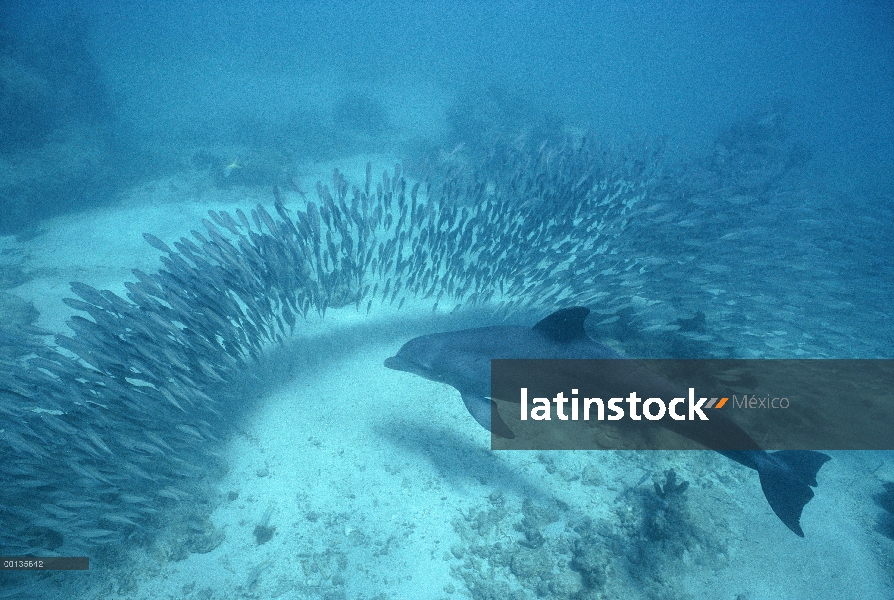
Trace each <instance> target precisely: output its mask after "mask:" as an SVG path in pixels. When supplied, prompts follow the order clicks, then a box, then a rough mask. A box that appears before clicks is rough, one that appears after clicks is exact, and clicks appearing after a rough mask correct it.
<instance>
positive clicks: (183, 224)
mask: <svg viewBox="0 0 894 600" xmlns="http://www.w3.org/2000/svg"><path fill="white" fill-rule="evenodd" d="M366 160H367V157H362V158H358V159H357V160H356V161H348V162H342V163H340V164H339V166H340V167H342V169H343V170H344V171H346V173H347V175H348V179H349V180H350V181H353V182H360V181H362V177H363V171H362V169H363V165H364V164H365V162H366ZM373 161H374V164H375V165H376V167H377V168H379V169H380V168H383V167H384V166H387V165H393V164H394V161H393V160H383V159H381V158H380V157H375V158H373ZM314 168H315V169H317V172H315V173H313V174H309V175H308V176H307V177H306V178H304V179H303V180H302V184H303V187H304V188H305V189H308V190H312V189H313V184H314V182H315V181H316V180H317V179H322V180H323V181H326V180H328V179H329V176H330V173H331V166H330V165H318V166H317V167H314ZM311 172H312V169H308V173H311ZM297 201H298V196H297V195H288V196H287V197H286V204H287V205H288V204H289V202H297ZM257 202H263V203H265V204H268V205H269V204H272V195H271V194H270V193H269V191H268V190H266V189H265V190H249V189H242V188H231V189H226V190H221V189H217V188H215V187H214V186H212V185H211V184H210V183H208V182H204V181H203V179H202V177H200V176H199V175H195V176H193V175H189V174H186V175H181V176H178V177H172V178H170V179H166V180H163V181H157V182H154V183H152V184H147V185H143V186H141V187H139V188H137V189H135V190H133V192H132V193H131V194H130V196H129V197H127V198H124V199H123V200H122V201H121V203H120V204H119V205H117V206H113V207H108V208H103V209H96V210H92V211H90V212H87V213H81V214H77V215H71V216H66V217H60V218H56V219H53V220H51V221H48V222H46V223H45V224H44V225H43V227H42V229H43V232H42V233H41V234H40V235H38V236H37V237H34V238H32V239H30V240H28V241H24V242H17V241H15V240H14V239H13V238H2V239H0V245H2V248H3V249H5V250H9V249H12V250H14V251H15V252H16V253H17V254H18V253H21V254H20V256H21V259H22V260H23V261H24V262H23V265H24V266H25V267H26V269H27V270H28V271H30V272H31V274H32V276H33V279H32V280H30V281H29V282H28V283H26V284H24V285H22V286H20V287H18V288H15V289H13V290H10V291H11V292H12V293H15V294H17V295H19V296H21V297H23V298H25V299H28V300H32V301H33V302H34V304H35V306H36V307H37V309H38V310H39V311H40V314H41V317H40V321H39V323H38V324H39V325H40V326H42V327H44V328H47V329H49V330H52V331H64V330H65V325H64V321H65V319H66V318H67V316H68V315H69V314H70V313H71V311H70V309H68V308H67V307H66V306H65V305H64V304H62V302H61V298H63V297H64V296H71V292H70V291H69V289H68V282H69V281H73V280H78V281H83V282H85V283H89V284H90V285H93V286H95V287H98V288H101V289H111V290H113V291H115V292H117V293H119V294H121V295H124V293H125V290H124V287H123V285H122V283H123V282H124V281H127V280H133V276H132V275H131V274H130V269H132V268H135V267H136V268H140V269H143V270H145V271H147V272H153V271H155V270H157V269H158V268H159V267H160V263H159V262H158V253H157V252H156V251H155V250H154V249H152V248H151V247H150V246H149V245H148V244H147V243H146V242H145V241H144V240H143V238H142V235H141V234H142V233H143V232H144V231H148V232H151V233H154V234H155V235H157V236H159V237H160V238H161V239H163V240H165V241H167V242H171V241H173V240H176V239H177V238H179V237H180V236H181V235H188V232H189V230H190V229H197V230H201V227H200V223H201V219H202V218H205V217H206V212H207V210H208V209H216V210H230V211H232V210H234V209H235V208H237V207H241V208H242V209H243V210H247V209H249V208H251V207H252V206H254V204H255V203H257ZM449 308H450V307H447V310H449ZM476 318H477V319H479V320H477V321H476V320H475V319H476ZM475 323H478V324H482V325H483V324H487V321H486V318H485V317H482V315H481V314H478V315H469V314H467V313H463V312H460V313H457V314H453V315H451V314H448V313H447V312H446V310H445V311H444V312H438V313H432V311H431V305H430V304H429V303H425V304H422V303H419V304H417V303H414V302H408V304H407V305H405V306H404V307H403V309H402V310H400V311H397V310H396V308H395V307H389V306H374V307H373V309H372V312H371V313H370V314H369V315H366V314H365V311H364V310H362V309H361V310H360V311H357V310H355V309H354V308H353V307H348V308H342V309H338V310H330V311H328V312H327V313H326V316H325V319H323V320H320V319H319V318H318V317H313V318H310V319H309V320H308V322H307V323H304V324H301V325H299V327H298V328H297V330H296V333H295V335H294V337H293V338H292V340H291V341H290V343H289V344H287V346H286V347H285V348H278V349H273V350H271V354H270V357H269V360H268V361H266V362H265V364H263V365H259V366H257V367H256V368H255V369H253V371H252V373H250V374H248V375H247V376H246V377H248V379H249V380H253V381H256V382H257V386H256V389H257V390H263V391H258V392H254V393H253V395H254V396H257V397H249V398H246V401H247V402H249V405H250V406H251V409H250V410H249V411H248V412H247V413H246V414H245V415H244V416H242V417H241V422H239V423H236V424H234V429H235V431H236V432H237V433H235V434H234V435H232V436H231V437H230V438H229V439H228V440H227V441H226V445H225V452H224V453H223V460H224V461H225V463H226V464H227V473H226V475H225V476H224V477H223V478H222V479H220V480H217V481H215V482H213V485H214V487H215V488H216V492H214V494H213V497H214V498H215V501H214V505H213V507H212V510H211V514H210V521H211V524H212V525H213V531H214V534H213V535H214V536H216V539H217V545H216V547H214V548H213V550H211V551H209V552H205V553H193V554H188V555H186V556H176V557H173V556H172V555H171V553H170V552H167V553H166V552H164V551H163V550H162V549H160V548H159V546H160V545H163V544H165V543H171V542H170V539H169V538H168V537H166V536H165V535H161V536H160V537H159V540H158V541H157V542H156V543H155V544H154V545H153V546H152V547H149V548H141V547H136V548H134V550H133V551H132V553H131V555H130V556H128V557H127V559H126V565H127V567H126V568H116V569H109V570H106V569H103V568H98V569H96V570H94V571H91V572H89V573H86V574H85V573H71V574H65V575H63V576H59V577H56V578H54V579H53V580H52V582H51V583H48V584H47V587H46V593H47V595H46V597H48V598H51V597H59V598H63V597H64V598H72V599H74V598H134V599H150V598H151V599H163V598H164V599H167V598H195V599H205V600H209V599H213V598H220V599H222V598H283V599H286V598H327V599H329V598H332V599H335V598H365V599H373V598H382V599H384V598H395V599H400V598H408V599H415V598H419V599H425V598H432V599H435V598H437V599H444V598H468V597H475V598H487V597H497V596H501V597H507V598H508V597H530V598H534V597H557V598H564V597H569V598H570V597H574V594H576V593H578V592H581V593H582V590H583V588H584V587H585V585H586V582H585V581H584V580H583V579H582V576H581V574H580V568H581V567H580V564H581V562H582V561H584V560H587V561H590V563H595V565H597V566H593V564H591V568H594V569H596V570H597V571H598V565H599V564H601V565H603V568H602V571H601V573H602V577H603V578H604V579H603V580H601V582H600V584H599V586H600V587H601V589H602V590H603V592H602V595H594V596H592V597H605V598H612V597H627V598H716V599H721V598H722V599H729V600H758V599H774V600H784V599H803V598H816V599H829V598H861V599H867V600H869V599H876V598H877V599H883V598H894V587H892V578H894V577H892V576H894V566H892V564H894V559H892V558H891V557H892V556H894V542H892V541H891V540H889V539H887V538H885V537H884V536H882V535H880V534H879V533H878V532H877V531H875V527H876V522H877V517H878V514H879V513H880V509H879V508H878V506H877V505H876V504H875V503H874V502H873V501H872V494H873V493H877V492H878V491H879V490H880V488H881V482H882V481H894V458H892V455H891V454H890V453H887V454H885V453H842V452H837V453H833V460H832V461H831V462H829V463H828V464H827V465H826V466H824V467H823V469H822V470H821V471H820V474H819V486H818V488H817V489H816V497H815V498H814V499H813V500H812V501H811V502H810V503H809V504H808V505H807V507H806V510H805V512H804V515H803V518H802V521H801V523H802V526H803V529H804V531H805V533H806V538H804V539H801V538H798V537H796V536H795V535H794V534H792V533H791V532H790V531H789V530H788V529H787V528H786V527H785V526H784V525H783V524H782V523H781V522H780V521H779V520H778V519H777V518H776V517H775V515H773V513H772V511H771V510H770V507H769V506H768V504H767V502H766V501H765V499H764V497H763V494H762V493H761V489H760V485H759V482H758V479H757V474H756V473H754V472H752V471H749V470H747V469H745V468H743V467H740V466H739V465H736V464H735V463H732V462H730V461H728V460H726V459H725V458H723V457H722V456H720V455H717V454H714V453H711V452H680V453H667V452H664V453H662V452H644V453H633V452H629V453H620V452H619V453H613V452H499V453H497V452H492V451H490V449H489V437H488V434H487V433H486V432H485V431H483V430H482V429H481V428H480V427H479V426H478V425H477V424H476V423H475V422H474V421H473V419H472V418H471V417H470V416H469V415H468V414H467V413H466V410H465V408H464V407H463V405H462V402H461V400H460V397H459V394H458V393H457V392H456V391H455V390H453V389H452V388H450V387H447V386H446V385H442V384H437V383H432V382H429V381H425V380H422V379H421V378H418V377H415V376H413V375H410V374H407V373H401V372H395V371H391V370H388V369H386V368H385V367H384V366H383V365H382V361H383V360H384V359H385V358H387V357H388V356H391V355H392V354H394V353H395V352H396V350H397V349H398V348H399V347H400V346H401V344H403V342H405V341H406V340H408V339H410V338H411V337H413V336H415V335H418V334H420V333H424V332H431V331H439V330H449V329H455V328H461V327H466V326H470V325H473V324H475ZM252 378H256V379H252ZM247 389H252V386H251V385H249V386H247ZM671 467H672V468H674V469H675V472H676V474H677V475H678V477H679V478H680V479H683V480H686V481H689V482H691V484H690V487H689V489H688V490H687V491H686V492H685V493H686V496H687V498H686V502H685V507H686V508H685V512H683V513H681V514H683V515H684V517H685V526H681V528H680V531H681V533H680V536H681V539H680V540H670V541H668V540H650V539H648V536H645V537H644V536H643V534H642V533H641V531H640V529H642V526H643V517H642V515H637V514H635V513H636V511H638V510H642V507H643V506H644V504H643V502H644V499H647V498H648V497H649V494H654V492H653V491H652V490H653V483H652V482H653V479H654V480H656V481H659V482H662V483H663V482H664V479H665V476H664V473H665V472H666V470H667V469H669V468H671ZM526 500H527V502H526ZM265 516H266V517H268V518H269V521H268V522H267V524H268V525H269V526H270V527H274V528H275V531H274V533H273V537H272V538H271V539H270V540H269V541H267V542H266V543H263V544H258V543H257V540H256V537H255V533H254V532H255V527H256V526H257V525H259V524H262V522H263V521H264V519H265ZM653 516H654V515H653ZM665 516H666V515H665ZM587 517H589V518H590V519H592V523H591V525H590V526H589V527H591V529H586V528H585V527H583V526H582V525H581V524H582V523H584V522H585V519H586V518H587ZM658 517H661V515H658ZM582 527H583V528H582ZM532 528H533V529H536V531H537V533H538V534H539V535H540V538H539V541H538V542H537V543H524V542H525V541H526V539H527V538H526V535H527V534H529V533H530V530H531V529H532ZM594 530H598V531H599V536H601V537H599V536H595V537H587V536H588V535H591V534H587V533H586V532H587V531H594ZM582 532H584V533H582ZM596 539H599V540H603V541H604V540H608V542H605V544H602V547H596V548H585V546H586V540H596ZM625 540H626V541H625ZM594 545H596V546H598V545H599V544H596V543H595V542H594ZM575 557H576V558H575ZM575 560H576V561H577V562H576V563H575V562H574V561H575ZM572 563H574V564H575V565H576V566H575V568H572V566H571V565H572ZM538 586H540V587H539V588H538ZM470 588H472V589H474V590H475V593H474V594H472V593H470V591H469V590H470ZM512 593H515V594H517V595H516V596H512V595H511V594H512Z"/></svg>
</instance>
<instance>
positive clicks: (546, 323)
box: [534, 306, 590, 343]
mask: <svg viewBox="0 0 894 600" xmlns="http://www.w3.org/2000/svg"><path fill="white" fill-rule="evenodd" d="M588 314H590V309H589V308H586V307H585V306H575V307H573V308H563V309H562V310H557V311H556V312H554V313H553V314H551V315H550V316H548V317H545V318H544V319H542V320H541V321H540V322H539V323H537V324H536V325H534V331H539V332H540V333H542V334H543V335H545V336H546V337H548V338H550V339H551V340H555V341H557V342H563V343H564V342H571V341H574V340H577V339H582V338H586V337H587V334H586V333H585V332H584V319H586V318H587V315H588Z"/></svg>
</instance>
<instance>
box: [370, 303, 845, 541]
mask: <svg viewBox="0 0 894 600" xmlns="http://www.w3.org/2000/svg"><path fill="white" fill-rule="evenodd" d="M589 312H590V310H589V309H588V308H584V307H580V306H578V307H574V308H566V309H563V310H559V311H557V312H554V313H553V314H551V315H549V316H548V317H546V318H544V319H543V320H541V321H540V322H539V323H537V324H536V325H534V327H520V326H494V327H480V328H475V329H464V330H461V331H451V332H446V333H435V334H430V335H423V336H420V337H417V338H414V339H412V340H410V341H408V342H407V343H406V344H404V345H403V347H401V349H400V351H398V353H397V354H396V355H395V356H392V357H391V358H389V359H387V360H386V361H385V366H386V367H388V368H389V369H395V370H397V371H406V372H409V373H414V374H416V375H419V376H421V377H424V378H425V379H429V380H431V381H439V382H443V383H446V384H448V385H450V386H452V387H454V388H456V389H457V390H458V391H459V392H460V394H462V399H463V403H465V405H466V408H467V409H468V411H469V413H471V415H472V416H473V417H474V418H475V420H476V421H478V423H480V424H481V425H482V426H483V427H484V428H485V429H487V430H488V431H493V433H494V434H496V435H499V436H501V437H506V438H511V437H514V434H513V433H512V431H511V430H510V429H509V427H508V426H507V425H506V424H505V423H504V422H503V421H502V420H501V419H500V418H499V415H498V414H497V412H496V411H495V410H493V400H491V399H490V397H489V396H490V385H491V379H490V361H491V359H500V358H507V359H534V358H539V359H606V358H624V357H623V356H622V355H621V354H619V353H617V352H615V351H614V350H612V349H611V348H608V347H606V346H603V345H602V344H598V343H596V342H594V341H593V340H592V339H590V338H589V337H588V336H587V334H586V332H585V331H584V319H585V318H586V317H587V315H588V314H589ZM619 364H620V363H619ZM625 364H626V365H627V367H628V370H626V371H625V372H614V373H608V374H603V373H600V374H599V375H598V376H599V377H600V379H602V381H601V382H600V383H602V384H603V385H608V386H609V388H610V389H621V390H623V389H627V390H628V391H629V389H631V388H630V386H631V385H633V382H634V381H635V382H636V385H637V386H638V387H641V386H643V385H645V386H646V389H647V390H648V393H649V395H652V394H654V395H655V396H657V397H675V396H683V395H685V394H683V393H681V392H680V390H679V388H678V387H677V386H675V384H673V383H671V382H670V381H668V380H667V379H665V378H664V377H662V376H661V375H659V374H657V373H655V372H654V371H651V370H648V369H646V368H645V367H642V368H641V369H638V370H637V372H635V373H633V372H630V370H629V366H630V363H629V362H628V361H625ZM644 382H645V383H644ZM633 389H635V388H633ZM662 394H667V395H662ZM649 395H646V394H645V393H644V397H649ZM491 415H493V416H494V417H496V418H495V419H494V421H493V422H492V421H491ZM666 421H669V420H668V419H662V421H661V425H662V426H664V427H666V428H668V429H670V430H671V431H674V432H676V433H679V434H680V435H683V436H685V437H687V438H689V439H691V440H693V441H695V442H698V443H699V444H702V445H704V446H705V447H707V448H709V449H711V450H715V451H717V452H719V453H720V454H722V455H724V456H726V457H727V458H729V459H731V460H734V461H736V462H737V463H739V464H741V465H744V466H746V467H748V468H750V469H754V470H755V471H757V473H758V476H759V478H760V482H761V488H762V489H763V492H764V496H765V497H766V498H767V501H768V502H769V504H770V507H771V508H772V509H773V512H774V513H776V516H778V517H779V519H780V520H781V521H782V522H783V523H784V524H785V525H786V526H787V527H788V528H789V529H791V530H792V531H793V532H794V533H796V534H797V535H799V536H801V537H804V532H803V531H802V530H801V525H800V520H801V512H802V511H803V509H804V506H805V505H806V504H807V503H808V502H809V501H810V499H811V498H813V490H812V489H810V488H811V487H815V486H816V485H817V481H816V474H817V472H819V469H820V467H822V466H823V464H824V463H825V462H826V461H827V460H829V458H830V457H829V456H828V455H826V454H823V453H821V452H814V451H810V450H782V451H779V452H767V451H766V450H763V449H761V448H760V446H758V444H757V442H755V441H754V440H753V439H752V438H751V437H750V436H749V435H748V434H747V433H746V432H745V431H744V430H743V429H741V428H740V427H739V426H738V425H736V424H735V423H734V422H733V421H732V420H730V419H728V418H725V417H723V416H719V417H718V416H715V415H714V414H713V413H712V415H711V420H710V427H705V426H702V425H700V424H699V422H697V421H695V422H693V421H669V422H666ZM730 447H734V448H737V449H736V450H727V449H725V448H730Z"/></svg>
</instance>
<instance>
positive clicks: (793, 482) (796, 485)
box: [756, 450, 830, 537]
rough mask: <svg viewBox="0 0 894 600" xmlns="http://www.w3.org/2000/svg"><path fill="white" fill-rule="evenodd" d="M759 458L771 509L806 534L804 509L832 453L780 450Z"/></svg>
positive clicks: (793, 529)
mask: <svg viewBox="0 0 894 600" xmlns="http://www.w3.org/2000/svg"><path fill="white" fill-rule="evenodd" d="M764 456H766V457H767V458H766V459H765V460H759V461H757V465H756V466H757V472H758V475H759V476H760V480H761V488H762V489H763V490H764V496H766V498H767V502H769V503H770V508H772V509H773V512H774V513H776V516H777V517H779V518H780V519H781V520H782V522H783V523H785V525H786V527H788V528H789V529H791V530H792V531H794V532H795V533H796V534H797V535H799V536H801V537H804V532H803V531H802V530H801V524H800V521H801V511H802V510H804V505H805V504H807V503H808V502H810V499H811V498H813V490H812V489H810V488H811V487H816V485H817V483H816V474H817V473H818V472H819V470H820V467H822V466H823V464H825V462H826V461H827V460H829V459H830V457H829V455H827V454H823V453H822V452H814V451H812V450H780V451H779V452H771V453H769V455H766V454H765V455H764Z"/></svg>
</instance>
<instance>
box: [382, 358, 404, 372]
mask: <svg viewBox="0 0 894 600" xmlns="http://www.w3.org/2000/svg"><path fill="white" fill-rule="evenodd" d="M384 365H385V366H386V367H387V368H389V369H394V370H395V371H407V370H408V368H407V367H408V365H407V361H406V360H404V359H403V358H401V357H399V356H392V357H391V358H386V359H385V363H384Z"/></svg>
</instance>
